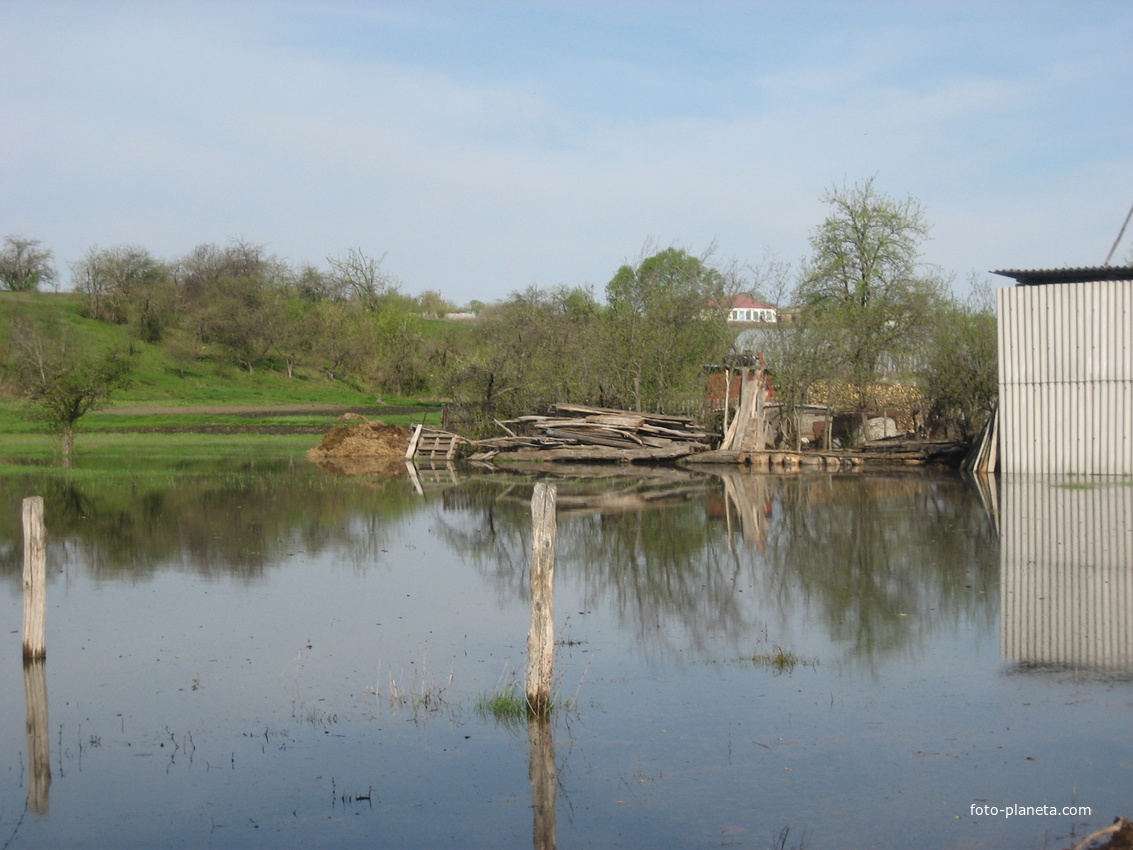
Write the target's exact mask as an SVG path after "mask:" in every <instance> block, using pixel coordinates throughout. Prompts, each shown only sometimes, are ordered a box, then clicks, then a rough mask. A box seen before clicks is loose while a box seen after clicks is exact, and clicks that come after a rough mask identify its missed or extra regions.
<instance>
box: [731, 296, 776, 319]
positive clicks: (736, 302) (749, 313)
mask: <svg viewBox="0 0 1133 850" xmlns="http://www.w3.org/2000/svg"><path fill="white" fill-rule="evenodd" d="M725 303H726V302H725ZM728 321H729V322H735V323H750V322H762V323H764V324H769V323H774V322H777V321H779V311H778V310H776V309H775V308H774V307H772V306H771V305H770V304H764V303H763V302H762V301H756V300H755V299H754V298H752V297H750V296H748V295H737V296H735V297H734V298H732V308H731V310H729V311H728Z"/></svg>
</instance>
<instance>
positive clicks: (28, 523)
mask: <svg viewBox="0 0 1133 850" xmlns="http://www.w3.org/2000/svg"><path fill="white" fill-rule="evenodd" d="M46 626H47V529H46V528H44V526H43V497H42V496H29V497H28V498H26V499H24V660H25V661H30V660H32V659H36V658H40V659H42V658H45V657H46V656H47V648H46V640H45V634H46Z"/></svg>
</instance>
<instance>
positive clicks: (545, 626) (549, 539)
mask: <svg viewBox="0 0 1133 850" xmlns="http://www.w3.org/2000/svg"><path fill="white" fill-rule="evenodd" d="M555 497H556V491H555V485H553V484H536V485H535V492H534V494H533V495H532V497H531V528H532V534H531V538H532V539H531V630H530V631H529V632H528V633H527V705H528V708H529V710H530V712H531V713H532V714H535V715H540V714H546V713H547V712H548V711H550V708H551V679H552V676H553V675H554V666H555V527H556V526H555Z"/></svg>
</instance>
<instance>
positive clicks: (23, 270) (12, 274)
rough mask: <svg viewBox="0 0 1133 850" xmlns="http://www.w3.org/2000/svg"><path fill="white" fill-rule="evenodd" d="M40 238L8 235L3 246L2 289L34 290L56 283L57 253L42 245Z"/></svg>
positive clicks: (1, 252)
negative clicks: (55, 263)
mask: <svg viewBox="0 0 1133 850" xmlns="http://www.w3.org/2000/svg"><path fill="white" fill-rule="evenodd" d="M39 245H40V242H39V240H38V239H23V238H21V237H19V236H5V237H4V247H3V248H2V249H0V288H2V289H7V290H10V291H12V292H34V291H35V290H37V289H39V287H40V286H41V285H44V284H47V285H50V284H54V283H55V281H56V280H57V279H58V273H57V272H56V271H55V267H54V266H53V265H52V264H51V262H52V259H53V257H54V255H53V254H52V253H51V251H49V250H47V249H45V248H40V247H39Z"/></svg>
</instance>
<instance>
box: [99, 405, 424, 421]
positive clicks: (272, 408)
mask: <svg viewBox="0 0 1133 850" xmlns="http://www.w3.org/2000/svg"><path fill="white" fill-rule="evenodd" d="M417 410H419V408H400V407H366V406H359V405H353V404H259V405H228V406H225V405H176V406H173V405H140V406H137V407H113V408H107V409H105V410H100V411H99V413H102V414H110V415H118V416H151V415H155V414H167V415H176V414H179V413H182V414H186V415H193V416H317V415H321V414H326V415H330V416H335V415H339V416H340V415H342V414H343V413H360V414H362V415H363V416H365V417H367V418H369V419H380V418H381V417H382V416H383V415H386V416H389V415H391V414H395V413H405V412H415V411H417Z"/></svg>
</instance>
